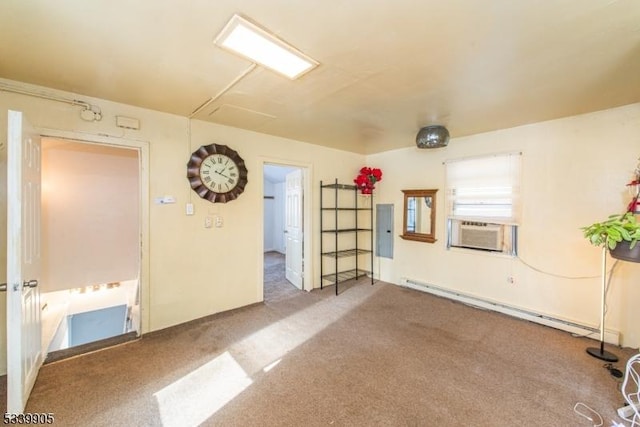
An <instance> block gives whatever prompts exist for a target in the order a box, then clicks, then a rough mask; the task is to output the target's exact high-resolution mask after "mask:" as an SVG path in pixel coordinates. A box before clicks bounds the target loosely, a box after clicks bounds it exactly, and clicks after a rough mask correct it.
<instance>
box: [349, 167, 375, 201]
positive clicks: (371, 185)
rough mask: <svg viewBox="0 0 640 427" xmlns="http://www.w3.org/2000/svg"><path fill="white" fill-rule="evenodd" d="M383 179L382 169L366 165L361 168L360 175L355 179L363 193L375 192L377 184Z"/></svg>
mask: <svg viewBox="0 0 640 427" xmlns="http://www.w3.org/2000/svg"><path fill="white" fill-rule="evenodd" d="M381 180H382V171H381V170H380V169H378V168H370V167H368V166H365V167H363V168H361V169H360V172H359V173H358V176H356V178H355V179H354V180H353V182H354V183H355V184H356V187H358V189H359V190H360V193H361V194H367V195H369V194H373V190H374V189H375V188H376V187H375V184H376V182H378V181H381Z"/></svg>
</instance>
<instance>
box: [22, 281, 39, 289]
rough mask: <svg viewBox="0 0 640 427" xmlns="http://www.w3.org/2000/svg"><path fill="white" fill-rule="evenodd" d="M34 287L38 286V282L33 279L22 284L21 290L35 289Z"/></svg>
mask: <svg viewBox="0 0 640 427" xmlns="http://www.w3.org/2000/svg"><path fill="white" fill-rule="evenodd" d="M36 286H38V281H37V280H35V279H32V280H29V281H26V280H25V281H24V282H22V288H23V289H24V288H35V287H36Z"/></svg>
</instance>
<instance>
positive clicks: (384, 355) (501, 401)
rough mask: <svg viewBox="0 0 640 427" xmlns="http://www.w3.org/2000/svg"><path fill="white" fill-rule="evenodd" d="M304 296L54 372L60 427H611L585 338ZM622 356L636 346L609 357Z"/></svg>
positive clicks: (436, 301)
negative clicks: (586, 412) (585, 414)
mask: <svg viewBox="0 0 640 427" xmlns="http://www.w3.org/2000/svg"><path fill="white" fill-rule="evenodd" d="M341 289H344V290H343V291H342V292H341V294H340V295H339V296H335V295H334V290H333V288H332V287H326V288H325V289H324V290H322V291H320V290H314V291H313V292H310V293H308V292H295V295H292V296H291V297H288V298H282V299H280V300H278V301H275V302H270V303H265V304H257V305H253V306H250V307H246V308H242V309H238V310H234V311H231V312H227V313H221V314H218V315H215V316H211V317H209V318H206V319H201V320H199V321H194V322H191V323H189V324H184V325H180V326H177V327H173V328H169V329H166V330H163V331H158V332H154V333H151V334H147V335H145V336H144V337H143V338H142V339H141V340H138V341H134V342H131V343H128V344H124V345H121V346H119V347H115V348H111V349H107V350H103V351H100V352H96V353H93V354H88V355H85V356H81V357H78V358H74V359H70V360H65V361H62V362H58V363H55V364H50V365H46V366H44V367H43V368H42V370H41V371H40V375H39V377H38V380H37V382H36V385H35V387H34V390H33V392H32V395H31V398H30V400H29V403H28V405H27V411H28V412H52V413H54V414H55V417H56V425H61V426H164V427H174V426H197V425H204V426H302V425H304V426H326V425H336V426H338V425H339V426H492V427H496V426H537V427H539V426H554V427H555V426H585V427H586V426H593V425H594V423H592V422H589V421H587V420H586V419H585V418H581V417H580V416H579V415H577V414H576V413H575V412H574V411H573V407H574V405H575V404H576V403H578V402H582V403H584V404H586V405H588V406H590V407H591V408H593V409H595V410H596V411H598V412H599V413H600V414H602V416H603V418H604V425H605V426H609V425H611V420H613V419H615V420H618V421H619V419H618V418H617V417H616V414H615V408H617V407H618V406H622V402H623V400H622V397H621V395H620V392H619V386H620V382H621V381H620V380H619V379H616V378H614V377H612V376H611V375H610V373H609V372H608V370H606V369H605V368H603V362H602V361H599V360H597V359H594V358H592V357H590V356H589V355H588V354H587V353H586V352H585V348H586V347H587V346H591V345H593V344H594V341H592V340H588V339H586V338H574V337H572V336H571V335H569V334H567V333H564V332H561V331H557V330H554V329H551V328H547V327H544V326H540V325H537V324H533V323H529V322H526V321H522V320H517V319H513V318H510V317H507V316H505V315H502V314H498V313H494V312H489V311H482V310H478V309H475V308H471V307H468V306H465V305H462V304H459V303H455V302H452V301H449V300H446V299H442V298H438V297H435V296H432V295H428V294H425V293H421V292H419V291H415V290H411V289H406V288H401V287H398V286H394V285H390V284H387V283H383V282H377V283H376V284H375V285H374V286H371V285H370V282H369V281H368V280H366V279H365V280H361V281H359V282H355V283H353V284H351V285H349V286H345V287H344V288H341ZM609 350H611V351H614V352H615V353H617V354H618V355H619V356H621V359H622V360H621V362H620V363H619V364H618V366H620V367H623V366H624V365H623V363H624V361H626V359H627V358H628V357H630V356H631V355H632V354H634V353H635V351H633V350H631V349H619V348H613V349H612V348H609Z"/></svg>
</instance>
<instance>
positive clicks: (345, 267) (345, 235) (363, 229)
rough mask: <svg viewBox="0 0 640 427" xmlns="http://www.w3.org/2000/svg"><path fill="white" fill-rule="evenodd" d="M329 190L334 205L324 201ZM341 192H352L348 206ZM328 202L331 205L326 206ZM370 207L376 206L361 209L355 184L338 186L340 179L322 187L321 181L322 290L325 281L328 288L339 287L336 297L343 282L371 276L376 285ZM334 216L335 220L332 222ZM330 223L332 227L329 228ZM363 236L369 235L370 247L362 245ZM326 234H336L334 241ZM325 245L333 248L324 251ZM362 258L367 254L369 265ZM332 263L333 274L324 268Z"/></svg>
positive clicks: (371, 211)
mask: <svg viewBox="0 0 640 427" xmlns="http://www.w3.org/2000/svg"><path fill="white" fill-rule="evenodd" d="M326 191H331V192H332V193H333V196H334V197H333V203H331V202H328V201H327V199H326V198H325V194H324V193H325V192H326ZM342 192H347V194H348V193H349V192H351V193H353V198H352V199H351V201H348V200H349V199H348V198H347V199H346V200H347V201H348V203H345V200H344V199H341V198H340V197H339V193H342ZM327 203H330V204H331V205H332V206H326V204H327ZM371 205H373V203H371V204H370V206H369V207H360V206H358V188H357V187H356V186H355V185H347V184H339V183H338V180H337V179H336V180H335V182H334V183H332V184H323V182H322V181H320V248H321V260H320V289H322V288H323V287H324V284H325V282H328V285H332V284H334V285H335V286H336V295H338V285H339V284H340V283H342V282H346V281H348V280H352V279H358V278H360V277H363V276H370V277H371V284H372V285H373V273H372V270H373V206H371ZM359 212H367V213H368V221H366V222H367V223H366V224H362V218H360V219H359V218H358V217H359ZM331 213H333V215H331ZM331 217H332V220H329V219H330V218H331ZM359 220H360V224H359ZM327 222H329V223H330V224H329V225H327ZM345 224H346V225H345ZM325 227H327V228H325ZM362 233H369V239H368V245H367V247H361V246H359V236H360V235H361V234H362ZM327 235H333V239H330V238H328V239H327V238H326V236H327ZM360 241H361V239H360ZM326 246H330V249H329V250H325V249H326ZM340 248H342V249H340ZM363 255H368V258H369V261H368V262H367V263H366V264H368V266H366V265H365V266H363V265H361V264H362V261H363V260H362V258H364V257H363ZM329 260H333V268H332V269H331V271H330V272H329V271H328V269H327V268H325V263H326V262H328V261H329ZM367 267H368V269H367Z"/></svg>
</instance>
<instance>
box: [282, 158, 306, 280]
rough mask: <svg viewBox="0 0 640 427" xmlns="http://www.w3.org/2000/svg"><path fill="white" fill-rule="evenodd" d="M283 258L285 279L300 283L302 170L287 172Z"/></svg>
mask: <svg viewBox="0 0 640 427" xmlns="http://www.w3.org/2000/svg"><path fill="white" fill-rule="evenodd" d="M285 200H286V202H285V248H286V249H285V258H286V273H285V276H286V278H287V280H288V281H289V282H291V283H293V285H294V286H296V287H297V288H299V289H303V284H302V234H303V233H302V225H303V224H302V170H301V169H298V170H295V171H293V172H290V173H288V174H287V177H286V183H285Z"/></svg>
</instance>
